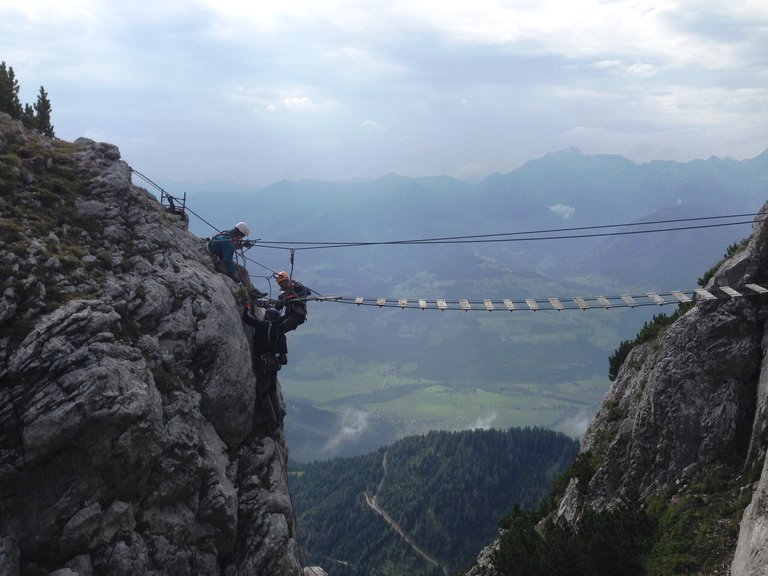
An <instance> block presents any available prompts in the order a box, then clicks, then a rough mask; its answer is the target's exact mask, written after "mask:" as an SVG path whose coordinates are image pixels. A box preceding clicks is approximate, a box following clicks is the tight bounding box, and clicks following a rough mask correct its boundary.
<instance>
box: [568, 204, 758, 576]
mask: <svg viewBox="0 0 768 576" xmlns="http://www.w3.org/2000/svg"><path fill="white" fill-rule="evenodd" d="M767 215H768V205H766V206H764V207H763V209H762V211H761V213H760V215H759V216H758V218H757V219H756V220H755V224H754V225H753V231H752V235H751V237H750V240H749V243H748V244H747V246H746V249H744V250H743V251H741V252H738V253H737V254H735V255H734V256H732V257H731V258H729V259H728V260H726V261H725V262H724V263H722V265H721V266H720V267H719V268H718V270H717V272H716V273H715V274H714V276H713V277H712V279H711V280H710V281H709V283H708V285H707V289H708V290H709V291H710V292H712V293H714V294H716V295H720V296H722V295H723V292H722V291H721V290H720V288H721V287H723V286H727V287H732V288H734V289H736V290H737V291H738V292H740V293H742V294H746V295H752V296H745V297H734V298H721V299H717V300H701V301H699V302H698V303H697V304H696V305H695V306H694V307H693V308H692V309H691V310H690V311H688V312H687V313H686V314H684V315H683V316H682V317H681V318H679V319H678V320H677V321H676V322H674V323H673V324H672V325H671V326H670V327H669V328H668V329H667V330H666V331H665V332H664V333H663V334H662V335H661V336H660V337H659V338H658V339H657V340H654V341H653V342H650V343H645V344H641V345H639V346H637V347H635V348H634V349H633V350H632V351H631V352H630V354H629V355H628V357H627V358H626V360H625V361H624V363H623V365H622V367H621V369H620V371H619V374H618V377H617V379H616V382H615V384H614V385H613V386H612V388H611V389H610V391H609V392H608V393H607V394H606V396H605V399H604V401H603V403H602V406H601V408H600V410H599V411H598V413H597V415H596V416H595V418H594V420H593V421H592V423H591V425H590V426H589V428H588V429H587V432H586V433H585V435H584V438H583V440H582V447H581V451H582V453H584V454H590V455H591V456H592V458H593V459H594V463H595V472H594V475H592V477H591V479H590V480H589V483H588V486H579V485H578V481H576V480H572V481H571V484H570V486H569V488H568V491H567V493H566V496H565V498H564V499H563V501H562V503H561V506H560V511H559V514H560V516H561V517H563V518H566V519H568V520H569V521H571V522H573V521H574V520H576V519H577V518H578V515H579V513H580V510H581V509H582V508H583V506H585V505H589V506H591V507H593V508H595V509H601V508H605V507H606V506H610V504H611V503H612V502H613V501H615V499H616V498H617V497H618V496H619V494H620V492H621V491H622V490H624V489H626V488H627V487H629V486H633V487H636V488H637V489H638V490H639V491H640V495H641V497H642V498H643V499H645V500H646V501H647V500H648V499H649V498H651V497H654V496H659V495H663V497H665V498H669V499H671V500H674V499H675V498H680V497H681V495H682V494H685V493H686V491H687V490H689V489H690V487H691V486H692V485H694V484H696V483H697V482H699V483H700V482H703V481H706V480H705V479H707V478H712V477H714V476H716V477H718V479H719V480H720V481H721V482H724V483H729V484H731V485H735V486H737V487H740V489H741V492H742V493H746V494H747V495H748V496H749V495H750V494H751V502H752V504H751V505H750V506H749V508H748V509H747V511H746V513H745V514H744V517H743V520H742V523H741V530H740V535H739V538H738V547H737V548H736V550H735V559H734V560H733V567H732V574H734V575H751V574H765V570H766V566H765V562H764V560H765V557H766V553H767V551H768V542H767V541H766V539H765V538H764V537H761V535H764V534H765V530H766V522H768V516H766V507H765V500H766V490H767V488H766V482H768V478H767V477H766V476H767V475H768V471H767V470H765V469H764V468H763V463H764V461H765V454H766V448H767V447H768V437H767V436H766V429H767V427H768V413H767V412H766V410H768V360H767V359H766V354H765V353H766V348H767V347H768V331H767V328H768V326H767V325H766V320H767V319H768V300H767V299H766V296H762V295H761V296H754V294H755V292H754V291H753V290H751V289H750V288H748V287H747V286H746V285H747V284H757V285H760V286H766V283H768V266H766V265H767V264H768V231H767V230H766V223H765V222H764V221H763V220H764V219H765V218H766V216H767ZM761 470H762V472H761ZM756 478H760V480H759V482H757V483H755V479H756ZM704 498H706V496H705V497H704ZM726 540H727V537H726ZM712 541H713V545H714V541H715V538H714V537H713V539H712ZM735 544H736V542H733V541H731V542H730V543H729V542H726V543H725V545H724V548H725V550H724V552H723V555H724V557H725V558H724V560H725V559H728V558H730V555H731V553H732V551H733V548H734V547H735Z"/></svg>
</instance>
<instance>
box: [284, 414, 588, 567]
mask: <svg viewBox="0 0 768 576" xmlns="http://www.w3.org/2000/svg"><path fill="white" fill-rule="evenodd" d="M577 451H578V442H577V441H575V440H573V439H572V438H569V437H567V436H565V435H563V434H560V433H556V432H553V431H549V430H543V429H536V428H534V429H531V428H526V429H510V430H503V431H502V430H472V431H463V432H430V433H429V434H427V435H425V436H414V437H409V438H405V439H403V440H400V441H398V442H396V443H394V444H393V445H392V446H390V447H388V448H386V449H380V450H378V451H376V452H374V453H371V454H368V455H365V456H360V457H356V458H340V459H335V460H330V461H326V462H319V463H312V464H306V465H302V466H301V470H300V473H296V474H294V475H292V477H291V487H292V493H293V496H294V505H295V508H296V512H297V515H298V519H299V525H300V528H301V536H302V540H303V542H302V543H303V545H304V547H305V549H306V550H307V552H308V554H309V555H310V558H312V559H313V560H315V561H317V562H318V563H319V564H321V565H322V566H323V567H324V568H325V569H326V570H327V571H328V572H329V574H330V575H331V576H358V575H360V576H362V575H363V574H372V573H375V574H382V575H386V574H391V575H395V574H411V575H417V576H418V575H421V576H426V575H432V574H441V573H442V572H441V569H442V567H444V568H447V570H448V571H449V573H453V574H455V573H458V572H459V571H460V570H462V569H466V568H467V567H469V566H470V565H472V564H473V562H474V561H475V559H476V557H477V554H478V552H479V551H480V550H481V549H482V548H483V546H486V545H487V544H488V543H489V542H491V541H492V540H493V539H494V538H495V536H496V522H497V520H498V519H499V518H500V517H501V516H503V515H504V514H507V513H509V512H510V511H511V510H512V509H513V508H514V507H515V506H518V507H519V508H521V509H530V508H534V507H536V506H537V505H538V503H539V501H540V500H541V499H542V498H544V496H546V495H547V493H548V491H549V488H550V485H551V483H552V481H553V480H554V479H555V478H556V477H557V476H558V475H559V474H560V473H561V472H562V471H563V470H564V469H565V468H566V466H567V465H568V464H570V463H571V462H572V461H573V460H574V458H575V456H576V453H577ZM385 459H386V472H385V470H384V467H383V463H384V461H385ZM364 492H365V493H367V494H368V495H369V496H371V497H372V496H373V495H377V496H378V503H379V505H380V506H381V507H382V508H383V509H384V510H385V511H386V512H387V513H388V514H389V515H390V516H391V517H392V518H393V520H394V521H395V522H397V523H398V524H399V525H400V527H401V528H402V529H403V530H404V531H405V532H406V533H407V534H408V535H409V536H410V537H411V538H412V539H413V541H414V542H415V543H416V544H417V545H418V546H419V547H420V548H421V549H423V550H424V551H425V552H426V553H427V554H429V555H430V556H432V557H433V558H436V559H437V560H438V561H439V563H440V566H441V568H438V567H436V566H434V565H433V564H430V563H429V562H428V561H426V560H425V559H424V558H422V557H421V556H420V555H419V554H418V553H416V552H415V551H414V550H413V549H412V548H411V547H410V546H409V545H408V544H407V543H405V542H404V541H403V539H402V538H400V537H399V536H398V535H397V534H396V533H395V532H394V530H393V529H392V528H391V527H390V526H389V525H388V524H387V523H386V522H385V521H384V520H383V519H382V518H381V517H380V516H379V515H378V514H377V513H376V512H374V511H373V510H371V509H370V507H369V506H368V505H367V504H366V500H365V496H364V494H363V493H364Z"/></svg>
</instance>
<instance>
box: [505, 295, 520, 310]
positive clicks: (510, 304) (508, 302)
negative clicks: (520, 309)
mask: <svg viewBox="0 0 768 576" xmlns="http://www.w3.org/2000/svg"><path fill="white" fill-rule="evenodd" d="M504 306H506V307H507V310H509V311H510V312H514V311H515V310H517V308H516V307H515V303H514V302H512V300H510V299H509V298H504Z"/></svg>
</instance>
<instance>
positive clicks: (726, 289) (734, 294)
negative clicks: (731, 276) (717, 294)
mask: <svg viewBox="0 0 768 576" xmlns="http://www.w3.org/2000/svg"><path fill="white" fill-rule="evenodd" d="M720 290H722V291H723V292H725V293H726V294H728V296H731V297H732V298H736V297H738V296H743V294H742V293H741V292H736V290H734V289H733V288H731V287H730V286H720Z"/></svg>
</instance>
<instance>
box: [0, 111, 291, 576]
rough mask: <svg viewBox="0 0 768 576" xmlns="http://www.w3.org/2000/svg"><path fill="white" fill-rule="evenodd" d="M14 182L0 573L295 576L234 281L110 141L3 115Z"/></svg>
mask: <svg viewBox="0 0 768 576" xmlns="http://www.w3.org/2000/svg"><path fill="white" fill-rule="evenodd" d="M0 179H2V187H3V189H4V190H8V194H6V192H3V198H2V200H0V217H1V218H0V254H1V259H0V266H1V272H2V273H1V274H0V281H1V282H2V284H0V292H1V295H0V330H1V332H0V543H1V546H2V548H1V549H0V566H2V568H0V572H2V573H4V574H5V573H8V574H14V573H18V570H20V571H21V573H24V574H49V573H52V572H54V571H57V570H58V571H59V572H57V573H59V574H64V573H66V574H80V575H82V576H85V575H87V574H110V575H119V574H126V575H128V574H132V575H133V574H169V575H170V574H178V575H189V574H206V575H215V574H226V575H241V574H242V575H246V574H247V575H258V574H263V575H266V574H269V575H270V576H275V575H282V574H286V575H287V574H298V573H300V572H301V569H300V566H299V564H298V560H297V557H298V546H297V543H296V540H295V532H294V520H293V512H292V506H291V501H290V495H289V491H288V482H287V475H286V468H285V467H286V461H287V450H286V447H285V444H284V440H283V436H282V432H281V431H279V430H278V431H277V432H276V433H273V434H271V435H270V434H269V433H268V431H267V429H266V427H265V426H264V423H263V421H262V420H261V417H260V413H259V409H258V407H257V406H256V396H255V388H256V381H255V377H254V373H253V371H252V368H251V358H250V351H249V341H248V334H247V332H246V331H245V329H244V327H243V325H242V322H241V320H240V315H239V313H240V309H239V307H238V305H237V303H236V299H235V291H236V287H235V286H234V284H233V283H232V281H231V280H230V279H229V278H227V277H225V276H223V275H221V274H216V273H215V272H213V269H212V266H211V262H210V260H209V258H208V256H207V255H206V253H205V251H204V250H203V249H202V248H201V245H200V242H199V240H198V239H197V238H195V237H194V236H193V235H191V234H190V233H189V232H188V231H187V230H186V225H185V223H184V222H183V221H182V220H181V219H180V218H179V217H178V216H175V215H173V214H169V213H167V212H166V211H165V210H164V209H163V207H162V206H160V204H158V202H157V201H156V200H155V199H154V197H152V196H151V195H150V194H148V193H147V192H146V191H144V190H142V189H140V188H137V187H135V186H133V185H132V183H131V172H130V168H129V167H128V165H127V164H126V163H125V162H122V161H121V160H120V153H119V151H118V149H117V148H115V147H114V146H111V145H107V144H100V143H96V142H93V141H90V140H84V139H81V140H78V141H77V142H75V143H74V144H69V143H64V142H61V141H52V140H49V139H46V138H42V137H40V136H38V135H36V134H35V133H32V132H27V131H25V130H24V129H23V128H22V127H21V125H20V124H19V123H16V122H12V121H10V119H9V118H8V117H0ZM3 562H5V564H4V565H3ZM14 563H15V564H14ZM8 566H11V567H10V568H8ZM13 566H16V572H14V568H13ZM3 570H5V571H3ZM67 570H68V571H67Z"/></svg>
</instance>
